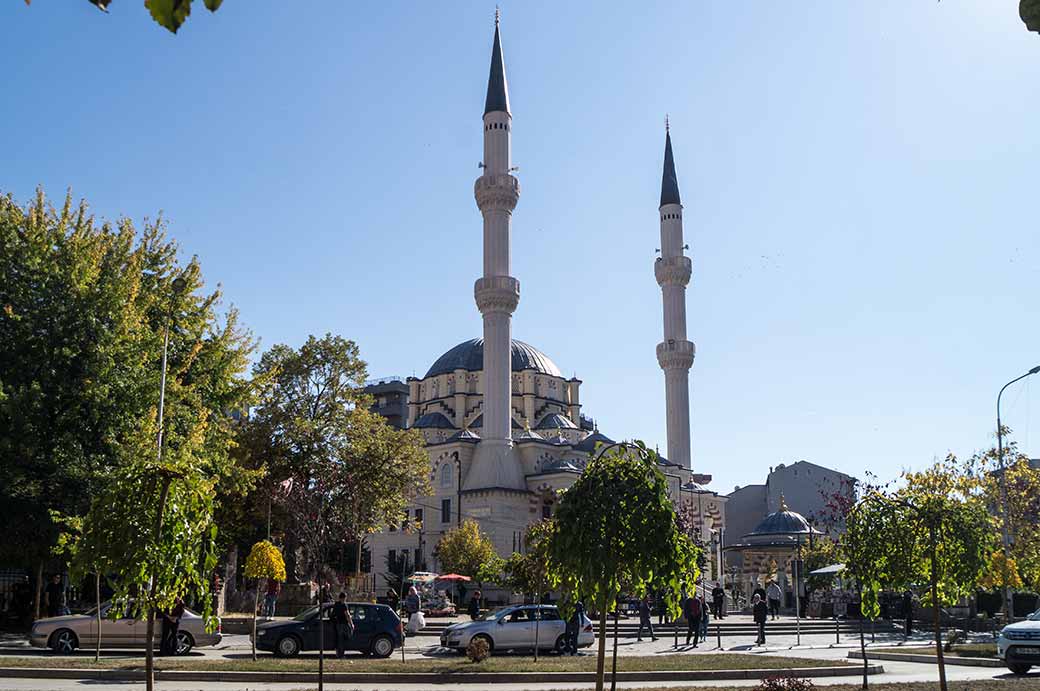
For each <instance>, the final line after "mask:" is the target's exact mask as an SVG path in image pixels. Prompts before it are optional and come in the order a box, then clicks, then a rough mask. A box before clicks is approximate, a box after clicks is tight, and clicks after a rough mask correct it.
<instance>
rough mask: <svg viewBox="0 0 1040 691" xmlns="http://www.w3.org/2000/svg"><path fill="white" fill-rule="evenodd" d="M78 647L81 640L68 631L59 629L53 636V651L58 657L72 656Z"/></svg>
mask: <svg viewBox="0 0 1040 691" xmlns="http://www.w3.org/2000/svg"><path fill="white" fill-rule="evenodd" d="M77 645H79V640H78V639H77V638H76V634H74V633H73V632H72V631H69V630H68V629H58V630H57V631H55V632H54V634H53V635H52V636H51V650H53V651H54V652H55V653H57V654H58V655H71V654H72V653H73V652H74V651H75V650H76V646H77Z"/></svg>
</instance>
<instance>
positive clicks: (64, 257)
mask: <svg viewBox="0 0 1040 691" xmlns="http://www.w3.org/2000/svg"><path fill="white" fill-rule="evenodd" d="M177 253H178V248H177V245H176V244H175V243H174V242H172V241H170V240H168V239H167V238H166V236H165V224H164V223H163V221H162V220H161V219H160V220H158V221H156V222H151V223H145V224H144V226H143V228H142V229H141V230H140V231H138V230H137V229H135V227H134V225H133V223H132V222H131V221H129V220H128V219H121V220H120V221H119V222H118V223H115V224H111V223H99V222H95V220H94V218H93V217H92V216H91V215H90V213H89V209H88V207H87V205H86V203H85V202H80V204H79V205H78V206H74V205H73V203H72V198H71V195H68V196H66V198H65V201H64V205H63V206H62V207H61V208H58V209H56V208H54V207H53V206H52V205H51V204H49V203H48V201H47V199H46V197H45V196H44V194H43V192H42V190H40V191H38V192H37V195H36V198H35V200H34V201H33V202H32V203H31V204H29V205H28V206H26V207H25V208H24V209H23V208H21V207H19V206H18V205H17V204H16V203H15V202H14V201H13V199H12V198H11V197H9V196H8V197H0V459H2V462H0V523H2V524H3V525H4V526H5V527H6V529H7V530H6V537H5V540H3V541H2V542H0V556H2V557H3V558H4V560H5V561H6V562H7V563H9V564H17V565H25V566H30V565H31V566H34V567H35V569H36V571H37V574H38V576H39V575H42V571H43V569H44V566H45V563H46V562H47V561H48V560H49V559H50V552H51V548H52V547H53V546H54V545H55V544H56V542H57V539H58V535H59V533H60V532H61V529H62V528H61V526H60V525H59V524H57V523H55V522H54V521H53V520H52V519H51V515H52V512H53V514H54V515H60V516H66V517H75V516H83V515H84V514H86V512H87V510H88V508H89V507H90V501H91V498H92V497H94V496H96V495H97V494H98V493H99V492H100V491H102V490H103V489H104V488H105V487H106V480H107V478H108V477H109V476H110V475H111V474H112V473H113V472H115V471H116V470H117V469H119V468H120V466H122V465H123V464H126V463H138V462H140V461H141V460H142V457H140V456H133V455H132V454H129V453H127V449H129V448H137V447H139V446H140V444H139V442H140V439H141V435H142V434H144V431H143V430H144V427H145V426H150V429H151V432H154V431H155V418H156V415H157V403H158V398H159V384H160V378H161V376H160V375H161V362H162V350H163V334H164V330H165V327H166V325H167V324H171V328H170V332H169V362H168V368H167V369H168V371H169V378H168V381H167V411H166V414H165V419H166V423H165V428H166V433H167V441H168V442H169V443H168V444H167V446H168V448H170V449H171V450H172V453H174V455H175V456H176V454H177V453H178V452H177V448H178V447H180V446H182V445H183V443H182V442H183V440H191V444H192V445H195V446H197V447H198V449H199V451H200V453H201V454H202V457H203V458H204V459H205V463H206V472H207V473H208V474H210V475H212V476H215V477H217V478H218V479H219V482H218V483H217V486H216V488H217V490H218V491H219V492H221V496H220V497H218V501H221V500H223V499H224V498H225V497H226V496H228V495H227V494H226V493H235V492H240V491H243V490H244V489H245V488H247V487H248V486H249V485H250V483H251V482H252V481H253V480H254V479H255V475H254V474H250V473H246V472H242V471H241V469H240V468H239V466H238V464H237V463H236V461H235V459H234V457H233V456H232V451H233V448H234V437H235V435H236V425H237V423H236V422H235V420H234V419H233V418H232V417H231V416H230V415H228V413H229V412H231V411H235V410H241V409H243V408H244V407H245V406H247V405H248V401H249V399H250V396H251V393H252V386H253V385H252V383H251V382H250V381H248V380H246V379H245V378H244V377H243V376H242V375H243V374H244V373H245V372H246V369H247V367H248V362H249V357H250V354H251V352H252V348H253V343H252V340H251V338H250V337H249V335H248V334H247V333H245V332H244V331H243V330H242V329H241V327H239V325H238V322H237V313H236V312H235V310H234V309H230V310H227V311H226V313H225V314H224V316H223V317H220V316H218V314H217V308H218V306H219V303H220V293H219V292H212V293H209V294H206V293H204V292H203V291H202V287H203V281H202V274H201V270H200V267H199V265H198V263H197V262H196V261H194V260H192V261H191V262H189V263H188V264H187V265H186V266H181V265H179V264H178V261H177ZM178 278H179V279H181V280H182V281H183V282H184V284H185V289H184V290H182V291H180V292H179V293H175V291H173V289H172V287H173V283H174V281H175V280H176V279H178ZM151 432H149V433H151ZM152 439H154V437H152ZM149 453H150V456H153V457H154V456H155V450H154V443H153V448H152V450H151V451H150V452H149ZM40 580H41V579H40V578H38V579H37V581H38V582H39V581H40ZM36 601H37V602H39V601H40V598H39V597H38V596H37V598H36Z"/></svg>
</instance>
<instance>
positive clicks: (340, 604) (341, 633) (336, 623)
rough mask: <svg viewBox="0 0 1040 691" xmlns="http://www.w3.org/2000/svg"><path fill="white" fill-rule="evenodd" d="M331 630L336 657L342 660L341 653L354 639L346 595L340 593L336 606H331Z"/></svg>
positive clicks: (352, 621)
mask: <svg viewBox="0 0 1040 691" xmlns="http://www.w3.org/2000/svg"><path fill="white" fill-rule="evenodd" d="M331 619H332V630H333V635H334V636H335V638H336V657H337V658H342V657H343V651H344V650H345V649H346V647H347V645H348V644H349V643H350V639H351V638H353V637H354V620H353V619H351V617H350V610H349V609H348V608H347V594H346V593H343V592H341V593H340V594H339V599H337V600H336V604H334V605H332V615H331Z"/></svg>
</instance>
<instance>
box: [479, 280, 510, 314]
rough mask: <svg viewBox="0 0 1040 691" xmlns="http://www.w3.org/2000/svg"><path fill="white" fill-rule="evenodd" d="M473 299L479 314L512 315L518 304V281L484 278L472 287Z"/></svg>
mask: <svg viewBox="0 0 1040 691" xmlns="http://www.w3.org/2000/svg"><path fill="white" fill-rule="evenodd" d="M473 297H474V299H475V300H476V301H477V309H479V310H480V313H481V314H487V313H488V312H504V313H505V314H512V313H513V312H514V311H515V310H516V306H517V305H518V304H519V303H520V281H518V280H516V279H515V278H513V277H512V276H484V277H483V278H478V279H477V282H476V283H475V284H474V285H473Z"/></svg>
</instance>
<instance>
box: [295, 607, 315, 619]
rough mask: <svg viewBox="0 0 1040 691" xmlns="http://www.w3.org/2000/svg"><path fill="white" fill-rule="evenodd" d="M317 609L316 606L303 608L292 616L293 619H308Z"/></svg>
mask: <svg viewBox="0 0 1040 691" xmlns="http://www.w3.org/2000/svg"><path fill="white" fill-rule="evenodd" d="M317 611H318V608H317V607H311V608H309V609H305V610H303V611H302V612H300V613H299V614H297V615H296V616H295V617H293V621H307V620H308V619H310V618H311V617H313V616H314V613H315V612H317Z"/></svg>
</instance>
